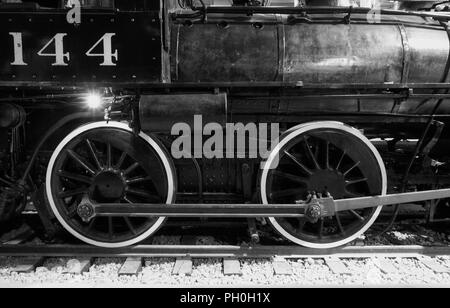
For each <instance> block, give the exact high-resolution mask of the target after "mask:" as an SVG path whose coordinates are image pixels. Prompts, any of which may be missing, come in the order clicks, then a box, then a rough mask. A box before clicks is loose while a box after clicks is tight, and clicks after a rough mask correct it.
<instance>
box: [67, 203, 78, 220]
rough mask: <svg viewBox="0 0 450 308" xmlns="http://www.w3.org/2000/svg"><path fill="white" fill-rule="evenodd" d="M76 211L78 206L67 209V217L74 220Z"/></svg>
mask: <svg viewBox="0 0 450 308" xmlns="http://www.w3.org/2000/svg"><path fill="white" fill-rule="evenodd" d="M77 209H78V204H74V205H72V206H71V207H69V209H68V210H67V216H68V217H69V218H74V217H75V215H76V214H77Z"/></svg>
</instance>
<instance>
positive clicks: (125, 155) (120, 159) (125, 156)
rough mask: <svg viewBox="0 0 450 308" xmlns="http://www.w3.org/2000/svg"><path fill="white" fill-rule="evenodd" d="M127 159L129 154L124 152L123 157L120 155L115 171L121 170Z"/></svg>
mask: <svg viewBox="0 0 450 308" xmlns="http://www.w3.org/2000/svg"><path fill="white" fill-rule="evenodd" d="M125 158H127V153H126V152H122V155H120V158H119V161H118V162H117V164H116V165H115V166H114V169H120V168H122V165H123V163H124V161H125Z"/></svg>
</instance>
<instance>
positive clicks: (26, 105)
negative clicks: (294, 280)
mask: <svg viewBox="0 0 450 308" xmlns="http://www.w3.org/2000/svg"><path fill="white" fill-rule="evenodd" d="M219 2H220V1H172V0H168V1H166V0H164V1H155V0H151V1H150V0H148V1H146V0H127V1H122V0H115V1H113V0H108V1H89V0H82V1H39V0H32V1H19V3H17V2H16V1H14V2H13V3H11V2H10V1H2V2H0V40H1V41H2V48H0V95H1V96H0V134H1V138H0V149H1V150H0V161H1V164H0V187H1V194H0V221H1V222H2V223H3V224H4V223H7V222H8V221H10V220H11V219H13V217H14V216H16V215H19V214H20V213H21V212H22V211H23V210H24V208H27V209H30V208H32V209H34V210H36V211H37V213H38V214H39V217H40V218H41V220H42V224H43V226H44V227H45V228H46V229H47V231H48V232H49V233H52V232H53V231H54V230H55V225H57V226H62V227H63V228H64V229H65V230H66V231H67V232H69V233H71V234H72V235H73V236H75V237H76V238H78V239H79V240H81V241H84V242H86V243H88V244H92V245H96V246H102V247H110V248H114V247H123V246H129V245H133V244H137V243H139V242H141V241H143V240H144V239H146V238H147V237H149V236H151V235H153V234H154V233H155V232H156V231H157V230H158V229H159V228H160V227H161V226H162V225H163V224H164V222H165V221H166V219H167V217H169V216H170V217H172V216H177V215H178V216H177V217H185V216H196V215H197V216H202V213H203V214H204V213H208V215H206V214H205V216H208V217H221V210H222V211H229V213H231V212H232V216H233V217H237V216H239V215H241V216H246V215H244V212H245V213H247V214H248V216H252V213H253V214H254V216H255V217H259V216H264V215H262V214H261V215H260V214H258V213H267V211H266V212H264V206H266V207H267V209H270V210H272V211H273V217H271V215H266V216H267V217H265V218H262V219H261V221H268V222H270V224H271V225H272V226H273V227H274V229H275V230H276V231H277V232H278V233H279V234H281V235H282V236H283V237H285V238H287V239H289V240H291V241H293V242H295V243H297V244H300V245H304V246H307V247H313V248H329V247H336V246H340V245H344V244H347V243H349V242H351V241H352V240H354V239H355V238H357V237H358V236H360V235H361V234H363V233H364V232H365V231H367V230H368V228H370V226H372V225H373V223H374V222H375V220H376V219H377V217H378V216H379V214H380V212H381V211H382V206H383V205H395V204H398V203H407V202H423V201H426V202H425V203H422V204H423V205H424V206H426V207H427V209H428V210H429V211H428V217H427V218H428V220H429V221H433V220H438V219H441V220H446V219H448V217H450V216H448V214H450V213H448V205H447V202H446V198H449V197H450V194H449V193H448V190H440V189H441V188H443V187H446V186H448V184H449V183H450V181H449V180H450V177H449V176H450V173H449V171H450V170H449V169H448V167H447V163H448V161H449V155H448V154H449V153H448V146H449V141H450V132H449V129H448V126H449V124H450V123H449V121H450V120H449V114H450V101H449V98H450V94H449V93H448V90H449V88H450V80H449V79H450V76H449V70H450V39H449V33H450V30H449V28H448V22H449V20H450V14H448V13H446V11H447V6H446V4H445V3H437V2H436V1H422V2H424V3H422V2H421V4H422V5H423V6H422V7H421V8H424V9H421V10H419V8H417V7H412V9H414V10H406V9H408V8H411V6H408V4H411V3H410V2H409V1H401V2H402V3H401V6H397V7H396V8H395V9H386V8H385V6H386V5H387V4H388V3H384V2H383V3H381V4H380V3H378V2H376V1H372V2H371V3H370V7H361V6H358V5H357V4H358V3H359V2H360V1H357V3H354V5H349V6H342V5H340V3H339V1H337V2H336V1H325V2H326V3H323V1H322V2H321V3H320V5H318V4H317V3H316V2H314V1H306V2H305V3H298V2H296V6H294V3H291V4H289V5H286V4H285V5H284V6H280V5H279V6H277V3H276V2H275V1H272V2H270V1H232V2H233V3H232V4H230V3H229V2H226V3H225V4H223V3H219ZM354 2H355V1H354ZM361 2H362V1H361ZM366 2H367V1H366ZM417 4H418V3H417V1H416V2H414V5H416V6H417ZM405 8H406V9H405ZM420 191H427V193H426V194H422V195H420ZM415 192H418V194H416V193H415ZM433 192H434V193H433ZM419 195H420V196H419ZM346 200H348V201H346ZM429 200H438V201H429ZM245 204H250V205H247V206H245ZM152 205H154V206H153V207H152ZM164 205H167V206H166V208H167V209H170V211H173V212H170V211H169V210H166V211H164V209H165V208H164ZM227 205H229V206H227ZM233 205H235V206H234V207H233ZM252 206H253V208H252ZM297 206H299V208H301V209H303V211H301V213H300V212H299V213H296V212H295V211H294V210H295V209H297ZM177 208H178V211H179V212H178V214H177V215H175V214H174V213H175V212H176V211H177ZM252 209H253V212H252ZM397 209H398V207H397ZM240 210H242V212H239V211H240ZM283 210H285V211H287V212H289V213H287V212H286V213H284V214H283V213H280V212H278V211H283ZM183 211H184V212H183ZM189 211H191V212H189ZM202 211H203V212H202ZM214 211H216V212H214ZM269 212H270V211H269ZM396 212H397V211H395V213H394V214H393V215H394V217H395V215H396ZM149 213H152V214H151V215H150V214H149ZM158 213H159V214H158ZM193 213H196V214H195V215H194V214H193ZM222 214H223V213H222ZM222 216H226V215H222Z"/></svg>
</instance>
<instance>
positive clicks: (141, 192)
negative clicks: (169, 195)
mask: <svg viewBox="0 0 450 308" xmlns="http://www.w3.org/2000/svg"><path fill="white" fill-rule="evenodd" d="M126 192H127V194H131V195H135V196H139V197H143V198H146V199H150V200H152V201H155V202H161V199H160V198H159V197H158V196H155V195H152V194H150V193H148V192H147V191H145V190H142V189H135V188H127V189H126Z"/></svg>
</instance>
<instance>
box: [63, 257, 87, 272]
mask: <svg viewBox="0 0 450 308" xmlns="http://www.w3.org/2000/svg"><path fill="white" fill-rule="evenodd" d="M91 265H92V259H91V258H85V259H71V260H69V261H67V264H66V269H65V271H64V272H63V273H64V274H72V275H81V274H83V273H86V272H88V271H89V269H90V268H91Z"/></svg>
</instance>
